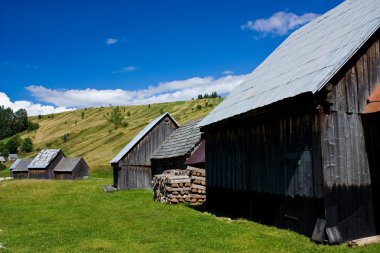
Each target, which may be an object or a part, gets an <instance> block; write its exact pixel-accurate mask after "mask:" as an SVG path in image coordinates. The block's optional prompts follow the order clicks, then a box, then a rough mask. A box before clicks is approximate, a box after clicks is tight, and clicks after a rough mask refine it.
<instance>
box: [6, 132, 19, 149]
mask: <svg viewBox="0 0 380 253" xmlns="http://www.w3.org/2000/svg"><path fill="white" fill-rule="evenodd" d="M20 145H21V138H20V137H19V136H18V135H15V136H13V137H12V138H10V139H9V140H8V141H7V143H6V144H5V148H6V149H7V150H8V151H9V153H11V154H15V153H17V149H18V148H19V147H20Z"/></svg>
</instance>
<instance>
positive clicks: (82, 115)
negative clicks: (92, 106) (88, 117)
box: [81, 111, 84, 119]
mask: <svg viewBox="0 0 380 253" xmlns="http://www.w3.org/2000/svg"><path fill="white" fill-rule="evenodd" d="M81 118H82V119H84V111H82V113H81Z"/></svg>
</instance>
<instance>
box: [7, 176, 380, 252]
mask: <svg viewBox="0 0 380 253" xmlns="http://www.w3.org/2000/svg"><path fill="white" fill-rule="evenodd" d="M110 183H111V178H108V179H107V178H103V179H100V178H98V179H96V178H92V179H89V180H84V181H48V180H11V181H3V182H0V203H1V204H0V243H1V244H2V245H3V246H4V247H5V248H4V249H2V250H0V252H380V245H372V246H367V247H363V248H357V249H350V248H348V247H347V246H346V245H339V246H321V245H317V244H315V243H313V242H311V241H310V239H309V238H307V237H305V236H303V235H300V234H297V233H294V232H291V231H288V230H283V229H278V228H275V227H269V226H265V225H261V224H258V223H255V222H251V221H247V220H242V219H237V220H231V219H228V218H225V217H217V216H215V215H213V214H210V213H207V212H204V211H203V210H202V208H201V207H194V206H189V205H164V204H160V203H156V202H154V201H152V192H151V191H150V190H128V191H118V192H116V193H104V192H103V186H104V185H105V184H110Z"/></svg>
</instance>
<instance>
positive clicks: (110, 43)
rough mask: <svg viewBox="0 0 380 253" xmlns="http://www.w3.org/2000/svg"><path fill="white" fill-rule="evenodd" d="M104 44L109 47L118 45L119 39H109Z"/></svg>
mask: <svg viewBox="0 0 380 253" xmlns="http://www.w3.org/2000/svg"><path fill="white" fill-rule="evenodd" d="M104 43H106V44H107V45H108V46H110V45H113V44H116V43H117V39H115V38H108V39H106V40H105V41H104Z"/></svg>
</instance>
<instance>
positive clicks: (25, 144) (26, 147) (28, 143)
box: [21, 138, 33, 152]
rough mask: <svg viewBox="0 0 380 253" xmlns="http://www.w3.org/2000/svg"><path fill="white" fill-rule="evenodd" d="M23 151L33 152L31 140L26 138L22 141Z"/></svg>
mask: <svg viewBox="0 0 380 253" xmlns="http://www.w3.org/2000/svg"><path fill="white" fill-rule="evenodd" d="M21 149H22V150H23V151H25V152H32V151H33V142H32V140H31V139H30V138H25V139H23V140H22V143H21Z"/></svg>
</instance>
